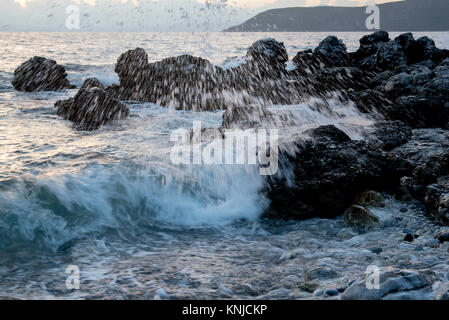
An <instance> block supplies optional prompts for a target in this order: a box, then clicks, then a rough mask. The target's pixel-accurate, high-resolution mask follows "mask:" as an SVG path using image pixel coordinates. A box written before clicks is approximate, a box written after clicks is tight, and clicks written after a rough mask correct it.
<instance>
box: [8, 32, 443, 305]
mask: <svg viewBox="0 0 449 320" xmlns="http://www.w3.org/2000/svg"><path fill="white" fill-rule="evenodd" d="M288 60H289V57H288V55H287V52H286V50H285V47H284V45H283V44H282V43H280V42H277V41H276V40H274V39H263V40H259V41H256V42H255V43H254V44H253V45H252V46H251V47H250V48H249V49H248V52H247V55H246V56H245V59H244V61H245V63H243V64H241V65H240V66H238V67H235V68H231V69H226V70H225V69H222V68H219V67H217V66H214V65H213V64H211V63H210V62H209V61H207V60H205V59H202V58H199V57H193V56H189V55H183V56H178V57H171V58H167V59H164V60H161V61H159V62H155V63H149V62H148V55H147V53H146V52H145V51H144V50H143V49H139V48H137V49H135V50H130V51H128V52H126V53H124V54H122V55H121V56H120V57H119V59H118V61H117V64H116V68H115V71H116V73H117V74H118V76H119V79H120V84H119V85H112V86H109V87H106V86H104V85H103V84H102V83H101V82H100V81H98V80H97V79H94V78H91V79H86V80H85V81H84V83H83V85H82V86H81V88H79V89H78V92H77V93H76V94H75V96H74V97H73V98H70V99H67V100H63V101H58V102H56V104H55V107H56V110H57V114H58V115H59V116H61V117H62V118H63V119H66V120H69V121H71V122H72V123H73V125H74V128H75V129H77V130H95V129H98V128H100V127H101V126H103V125H104V124H107V123H111V122H114V121H117V120H123V119H126V118H127V117H128V116H129V115H130V113H131V112H130V110H129V109H128V107H127V105H126V102H127V101H138V102H154V103H156V104H158V105H160V106H163V107H167V108H174V109H178V110H188V111H190V110H191V111H198V112H202V111H216V110H223V111H224V113H223V117H222V125H221V127H220V128H219V129H220V130H225V129H231V128H238V129H248V128H277V127H282V128H292V129H294V128H295V123H296V122H297V121H298V120H300V119H298V118H297V117H298V115H297V114H294V113H292V112H290V111H289V110H288V107H287V108H283V109H282V110H279V111H273V110H272V108H269V107H271V106H272V105H287V106H288V105H297V104H301V103H304V102H306V101H311V99H312V102H311V104H312V107H313V108H315V109H317V110H320V111H322V112H328V113H331V112H334V111H335V110H333V109H332V108H333V105H332V104H331V103H329V100H331V99H333V100H335V101H338V102H339V103H341V104H344V105H352V106H354V108H355V109H356V110H358V112H360V113H363V114H365V115H367V118H370V119H372V120H373V123H374V124H373V125H372V126H370V127H367V128H366V130H365V132H363V139H359V140H355V139H353V138H351V137H350V136H349V135H348V134H347V133H346V132H344V131H343V130H342V129H340V128H337V126H334V125H325V126H320V127H314V128H312V129H310V130H307V131H305V132H297V134H298V135H297V136H298V137H297V136H296V135H292V136H289V139H285V141H284V140H281V144H280V150H279V166H280V169H281V170H280V173H281V174H278V175H274V176H269V177H267V178H266V179H267V180H266V182H267V183H266V186H265V188H264V189H263V190H261V191H260V192H262V193H264V194H265V195H266V196H267V198H268V199H269V200H270V206H269V207H268V208H267V209H266V212H265V216H266V217H268V218H272V221H276V219H287V220H290V219H295V220H305V221H301V223H304V224H305V225H308V224H310V226H311V227H310V228H311V229H310V230H314V232H316V236H314V235H309V236H308V235H307V234H303V233H299V232H297V233H295V231H292V234H293V235H294V237H297V238H298V239H299V240H298V241H297V243H295V245H296V246H297V245H298V243H300V242H301V241H303V242H307V241H309V242H311V245H312V246H314V245H316V249H317V252H316V253H313V254H315V255H318V254H319V252H318V251H319V250H324V251H326V250H328V249H329V256H331V257H332V259H333V261H339V262H340V260H339V259H341V262H342V263H341V265H342V266H343V267H344V268H350V265H347V264H345V263H346V262H345V261H344V260H345V259H343V258H341V253H339V252H340V250H342V248H343V247H348V248H350V249H349V251H348V252H351V250H356V249H357V250H359V251H360V250H361V249H360V246H357V245H354V247H351V245H352V241H356V240H357V239H356V238H358V237H360V238H361V239H362V241H363V242H364V244H363V245H364V246H363V248H364V249H363V250H362V251H361V253H360V255H363V256H364V257H366V262H367V263H376V264H377V263H379V264H380V265H382V269H381V276H380V279H381V283H380V289H378V290H374V291H367V290H366V286H365V282H364V281H365V279H364V277H363V275H362V274H360V272H359V271H360V270H358V271H357V274H354V275H351V279H344V281H343V282H344V283H343V282H342V284H341V286H336V287H335V288H333V287H332V288H331V287H329V286H327V284H326V283H327V282H326V281H328V282H331V279H335V278H336V277H337V276H336V272H338V268H333V267H332V266H331V265H330V264H327V263H326V261H327V260H326V259H329V258H322V259H318V258H317V259H318V260H317V261H318V262H319V263H316V264H313V265H312V263H311V264H310V268H308V270H305V269H304V272H303V273H304V274H303V275H301V278H304V279H303V280H304V281H302V280H301V281H300V280H299V276H295V277H296V278H294V277H293V274H289V272H290V271H289V270H290V269H289V268H290V267H291V268H292V270H293V269H294V268H296V267H297V262H296V260H295V259H296V257H299V256H300V257H302V259H304V260H306V261H308V260H307V259H308V258H307V257H310V256H311V255H312V253H310V252H306V251H307V250H306V249H303V248H296V249H291V250H289V249H285V252H284V253H283V255H282V257H281V261H282V270H283V273H282V274H285V281H287V282H288V283H289V284H290V285H291V283H293V282H294V283H295V284H294V286H295V288H296V289H297V288H299V289H300V293H301V294H300V295H299V296H294V297H297V298H303V297H305V298H320V297H327V298H331V297H340V298H342V299H385V298H401V297H404V298H413V297H414V296H413V293H414V292H424V291H425V292H427V293H429V292H436V291H438V294H437V295H436V296H435V297H433V296H432V298H437V299H448V294H449V293H448V288H447V286H445V285H444V283H442V282H444V281H445V280H444V279H446V281H447V278H445V275H444V274H443V273H444V272H446V273H445V274H446V275H447V266H446V264H445V262H444V263H443V262H442V261H441V260H442V259H444V257H447V245H448V243H449V228H448V227H447V226H449V163H448V162H449V151H448V150H449V149H448V148H449V130H448V129H449V126H448V124H449V94H448V92H449V52H448V51H447V50H443V49H439V48H437V47H436V46H435V44H434V42H433V41H432V40H431V39H429V38H427V37H423V38H420V39H417V40H415V39H414V38H413V35H412V34H409V33H408V34H403V35H400V36H399V37H397V38H395V39H394V40H391V39H390V38H389V35H388V33H386V32H383V31H379V32H376V33H374V34H371V35H368V36H365V37H363V38H362V39H360V48H359V49H358V50H357V51H356V52H347V50H346V46H345V45H344V43H343V42H342V41H341V40H339V39H338V38H336V37H334V36H330V37H327V38H326V39H324V40H323V41H322V42H321V43H320V44H319V46H318V47H317V48H316V49H315V50H308V51H300V52H298V53H297V55H296V56H295V57H294V58H293V59H292V63H293V66H294V68H286V67H285V64H286V62H287V61H288ZM13 85H14V87H15V88H16V89H17V90H20V91H26V92H29V91H43V90H65V89H69V88H73V86H72V85H71V84H70V83H69V81H68V80H67V74H66V72H65V69H64V67H63V66H60V65H57V63H56V62H54V61H51V60H47V59H44V58H38V57H35V58H33V59H31V60H29V61H27V62H26V63H24V64H23V65H22V66H20V67H19V68H18V69H17V70H16V72H15V78H14V80H13ZM304 137H307V139H304ZM286 171H288V172H289V174H290V175H289V176H288V177H287V176H286V175H284V174H283V173H285V172H286ZM292 182H293V183H292ZM391 203H393V205H397V204H398V203H400V204H401V209H398V208H394V209H393V208H391V206H392V205H391ZM402 204H403V205H402ZM417 207H419V210H418V209H416V210H415V209H410V208H417ZM379 208H385V209H388V210H390V208H391V217H388V218H385V217H384V216H382V213H381V212H380V211H381V210H378V209H379ZM407 208H409V209H407ZM421 208H424V211H425V212H426V213H427V217H421V216H419V217H416V219H415V217H413V214H414V212H418V211H419V212H421ZM315 217H320V218H326V219H323V220H320V219H311V218H315ZM340 217H341V218H340ZM328 219H330V220H328ZM321 223H323V224H329V226H328V227H329V229H328V231H323V230H322V226H320V224H321ZM420 224H423V226H422V228H421V229H419V225H420ZM424 224H425V226H424ZM389 225H394V226H395V229H394V230H395V231H397V230H396V229H401V228H403V230H402V231H403V232H400V234H399V235H398V234H394V235H391V237H389V238H388V240H389V241H390V240H391V239H393V238H394V239H393V240H391V241H397V239H399V238H400V239H399V242H398V246H399V247H400V249H401V250H402V249H403V250H402V251H400V252H407V254H406V253H404V254H402V255H400V256H398V257H396V256H395V254H396V253H397V251H394V250H393V249H396V248H393V247H388V246H391V242H388V241H387V239H379V238H375V237H376V234H377V233H376V232H377V230H378V229H379V228H384V227H386V226H389ZM410 226H411V227H410ZM326 230H327V229H326ZM369 232H372V234H371V233H369ZM322 236H323V237H324V236H325V237H327V243H328V245H329V246H330V247H329V248H324V249H323V248H322V245H321V244H317V243H318V242H320V241H322V239H320V237H322ZM312 240H313V241H315V242H316V243H312V242H313V241H312ZM375 245H376V246H377V247H376V246H375ZM292 246H293V245H292ZM365 246H370V247H369V250H368V247H367V248H365ZM382 246H384V247H383V248H382ZM365 251H366V252H365ZM415 251H416V252H419V253H417V255H418V254H419V256H418V258H416V256H414V253H415ZM435 252H436V254H438V259H437V258H435ZM381 253H382V255H381ZM345 254H346V253H345ZM357 257H358V256H357ZM441 257H443V258H441ZM348 259H349V258H348ZM357 259H358V258H357ZM325 260H326V261H325ZM348 263H349V262H348ZM319 264H320V265H319ZM318 265H319V266H318ZM343 267H342V268H343ZM295 270H296V269H295ZM336 270H337V271H336ZM292 272H293V271H292ZM295 272H296V271H295ZM440 272H442V273H441V274H440ZM302 276H303V277H302ZM359 276H360V279H359ZM248 277H249V276H248ZM287 278H288V279H287ZM292 279H293V280H292ZM323 283H324V284H326V285H324V284H323ZM235 286H236V288H237V284H236V285H235ZM281 287H282V286H281ZM281 287H280V288H275V287H273V290H271V291H270V292H269V293H267V295H266V296H264V297H265V298H284V297H285V296H286V293H285V292H284V291H285V290H286V289H285V288H287V286H283V287H282V288H283V289H282V288H281ZM437 287H438V288H437ZM236 288H233V290H234V291H235V290H237V291H238V288H237V289H236ZM241 290H243V293H242V294H244V295H247V292H246V291H247V290H249V289H246V288H243V289H241ZM245 290H246V291H245ZM282 290H284V291H282ZM292 290H293V289H292ZM295 292H296V293H295V294H298V292H297V290H296V291H295ZM427 293H426V294H427ZM429 294H430V293H429ZM432 294H433V293H432Z"/></svg>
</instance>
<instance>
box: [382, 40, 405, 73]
mask: <svg viewBox="0 0 449 320" xmlns="http://www.w3.org/2000/svg"><path fill="white" fill-rule="evenodd" d="M376 59H377V60H376V63H377V66H378V67H379V68H380V69H382V70H389V69H394V68H396V67H398V66H405V65H407V57H406V56H405V53H404V51H403V50H402V47H401V46H400V45H398V44H397V43H396V42H394V41H389V42H385V43H384V44H383V45H382V46H380V48H379V50H378V51H377V56H376Z"/></svg>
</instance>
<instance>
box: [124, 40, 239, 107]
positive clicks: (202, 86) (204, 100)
mask: <svg viewBox="0 0 449 320" xmlns="http://www.w3.org/2000/svg"><path fill="white" fill-rule="evenodd" d="M136 50H138V49H136ZM137 52H138V54H132V55H131V57H135V56H137V57H138V59H137V60H132V61H133V63H132V66H133V65H134V66H136V69H133V68H131V70H134V71H132V72H133V73H132V75H131V76H130V75H129V74H127V73H126V72H128V71H124V72H123V73H122V76H121V79H120V88H119V94H118V96H119V99H120V100H136V101H142V102H154V103H157V104H159V105H162V106H167V107H173V108H176V109H184V110H192V109H193V110H217V109H226V108H227V107H228V106H229V105H232V99H231V100H226V96H225V94H224V90H225V88H224V86H223V84H224V82H225V81H224V75H225V72H224V70H222V69H220V68H218V67H215V66H214V65H212V64H211V63H210V62H209V61H208V60H205V59H202V58H198V57H193V56H190V55H182V56H178V57H171V58H167V59H163V60H161V61H159V62H155V63H151V64H148V65H144V62H145V59H144V58H143V53H142V52H141V51H140V50H138V51H137ZM122 61H127V60H126V58H122V57H121V58H120V59H119V61H118V62H117V67H116V69H119V70H129V68H128V69H126V68H124V67H121V65H122V64H121V63H122ZM119 66H120V67H119ZM137 66H138V67H137ZM118 72H119V71H118ZM120 72H122V71H120ZM119 76H120V74H119ZM125 76H126V77H125ZM122 77H125V78H124V79H126V81H124V82H123V81H122ZM238 98H240V97H236V99H237V100H238Z"/></svg>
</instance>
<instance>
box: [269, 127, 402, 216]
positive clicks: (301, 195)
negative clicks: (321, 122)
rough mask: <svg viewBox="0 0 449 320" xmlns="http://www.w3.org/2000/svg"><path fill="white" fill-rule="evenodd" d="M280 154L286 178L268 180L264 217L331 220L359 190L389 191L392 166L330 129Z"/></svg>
mask: <svg viewBox="0 0 449 320" xmlns="http://www.w3.org/2000/svg"><path fill="white" fill-rule="evenodd" d="M287 150H288V151H282V147H281V151H280V156H279V158H280V164H279V165H280V167H281V170H283V169H285V170H286V171H288V172H291V175H290V179H293V181H290V182H287V178H286V176H282V175H281V176H273V177H270V178H269V189H268V191H267V195H268V197H269V198H270V200H271V207H270V213H269V214H270V215H276V216H280V217H286V218H297V219H303V218H310V217H313V216H320V217H327V218H329V217H335V216H337V215H341V214H342V213H343V212H344V211H345V210H346V209H347V208H348V207H349V206H350V205H352V204H353V203H354V200H355V197H356V195H357V194H358V193H359V192H360V190H367V189H373V190H376V189H378V190H379V189H380V190H387V189H390V188H394V187H395V186H396V185H397V184H398V183H399V175H398V173H397V171H396V167H398V164H397V163H396V161H397V160H396V159H392V158H391V157H389V156H388V155H387V154H386V153H384V152H383V151H379V150H373V149H372V148H371V147H370V146H369V145H368V144H367V143H366V142H363V141H352V140H350V139H349V137H347V136H346V135H345V134H344V133H343V132H341V131H340V130H339V129H337V128H336V127H334V126H329V127H324V128H318V129H316V130H315V132H313V133H312V140H311V141H304V142H302V143H298V144H297V145H296V148H294V151H293V152H292V151H291V150H292V147H291V146H289V148H287Z"/></svg>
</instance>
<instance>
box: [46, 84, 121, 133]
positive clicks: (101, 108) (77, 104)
mask: <svg viewBox="0 0 449 320" xmlns="http://www.w3.org/2000/svg"><path fill="white" fill-rule="evenodd" d="M55 107H56V108H57V113H58V115H60V116H62V117H63V118H64V119H66V120H70V121H72V122H73V124H74V125H75V127H76V128H78V129H81V130H95V129H97V128H99V127H100V126H102V125H104V124H106V123H108V122H111V121H115V120H122V119H125V118H126V117H127V116H128V114H129V109H128V108H127V107H126V106H125V105H123V104H122V103H120V101H118V100H117V99H115V98H113V97H112V96H111V95H110V94H108V93H107V92H106V91H105V90H103V89H101V88H98V87H94V88H91V89H80V90H79V91H78V93H77V94H76V95H75V96H74V97H73V98H71V99H68V100H60V101H57V102H56V104H55Z"/></svg>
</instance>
